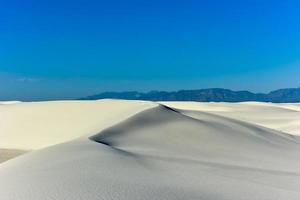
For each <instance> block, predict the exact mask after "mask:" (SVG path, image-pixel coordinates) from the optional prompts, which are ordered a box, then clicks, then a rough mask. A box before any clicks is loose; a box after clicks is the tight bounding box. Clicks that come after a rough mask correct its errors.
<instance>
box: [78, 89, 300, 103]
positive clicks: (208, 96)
mask: <svg viewBox="0 0 300 200" xmlns="http://www.w3.org/2000/svg"><path fill="white" fill-rule="evenodd" d="M96 99H127V100H150V101H199V102H210V101H212V102H243V101H261V102H274V103H292V102H300V87H299V88H287V89H279V90H274V91H271V92H269V93H267V94H264V93H252V92H249V91H232V90H229V89H223V88H210V89H200V90H179V91H175V92H165V91H151V92H146V93H143V92H136V91H131V92H103V93H100V94H96V95H92V96H88V97H84V98H81V100H96Z"/></svg>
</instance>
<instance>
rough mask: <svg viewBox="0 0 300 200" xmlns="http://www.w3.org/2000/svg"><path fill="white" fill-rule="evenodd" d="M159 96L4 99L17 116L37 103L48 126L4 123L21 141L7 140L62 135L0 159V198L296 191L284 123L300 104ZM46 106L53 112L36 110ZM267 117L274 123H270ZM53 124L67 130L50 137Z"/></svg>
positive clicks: (293, 143) (247, 199)
mask: <svg viewBox="0 0 300 200" xmlns="http://www.w3.org/2000/svg"><path fill="white" fill-rule="evenodd" d="M95 104H96V105H95ZM163 104H165V105H168V106H164V105H160V104H156V103H151V102H140V101H117V100H103V101H87V102H79V101H78V102H45V103H31V104H23V103H20V104H17V105H18V106H20V107H18V108H17V107H8V106H17V105H5V106H7V107H5V108H2V110H0V113H2V111H3V110H4V111H5V112H3V113H11V115H15V118H16V120H18V122H20V121H22V120H24V117H23V118H19V117H17V116H22V115H25V114H24V113H26V114H28V113H30V110H35V112H36V115H32V114H31V115H30V116H31V117H35V118H34V119H31V121H32V123H33V124H34V122H35V121H34V120H38V121H39V123H43V126H44V129H42V126H40V127H39V128H38V129H36V127H35V126H34V125H31V126H25V127H26V128H23V131H21V132H19V133H13V131H15V130H22V129H21V128H20V129H12V128H11V129H9V128H8V125H7V126H6V130H10V131H12V132H11V133H9V132H6V134H7V135H9V134H14V135H15V138H14V139H15V140H17V141H15V143H16V144H17V145H14V142H13V140H12V139H10V140H6V143H7V144H6V145H7V146H16V147H18V148H19V147H27V148H30V149H34V148H41V147H43V146H48V145H51V144H57V143H60V142H64V143H61V144H57V145H54V146H50V147H47V148H43V149H40V150H36V151H33V152H31V153H27V154H25V155H22V156H20V157H18V158H15V159H12V160H10V161H7V162H5V163H2V164H0V197H1V199H5V200H21V199H22V200H40V199H45V200H56V199H57V200H61V199H64V200H65V199H72V200H83V199H85V200H92V199H103V200H116V199H118V200H123V199H124V200H125V199H126V200H150V199H151V200H153V199H157V200H161V199H164V200H173V199H180V200H181V199H188V200H193V199H197V200H199V199H200V200H299V199H300V139H299V137H298V136H295V135H292V134H294V133H296V129H295V128H292V129H291V130H292V131H290V132H288V133H285V132H283V131H282V127H285V128H288V126H289V125H286V126H283V125H284V123H290V121H289V120H291V121H293V123H296V127H297V126H298V125H299V124H297V120H296V119H295V118H296V116H297V115H296V114H295V116H294V115H293V114H291V113H294V112H295V113H297V112H299V111H298V110H297V109H294V107H296V108H298V105H296V104H295V105H294V104H288V105H281V104H280V105H277V104H268V103H255V102H247V103H239V104H228V103H192V102H188V103H182V102H164V103H163ZM79 105H82V106H83V107H80V108H78V106H79ZM21 107H22V108H21ZM30 107H31V108H30ZM10 108H11V109H12V110H13V111H12V110H11V109H10ZM36 108H38V109H36ZM96 108H97V109H96ZM14 109H15V110H14ZM77 109H78V110H77ZM43 111H45V113H48V112H49V114H44V115H42V114H41V113H44V112H43ZM46 111H47V112H46ZM23 112H24V113H23ZM235 112H237V114H234V113H235ZM255 112H256V115H257V118H258V119H257V120H256V121H255V116H254V115H255V114H254V113H255ZM3 113H2V114H3ZM13 113H14V114H13ZM22 113H23V114H22ZM37 113H38V114H37ZM65 113H68V115H67V116H68V117H65V118H64V117H62V116H64V115H66V114H65ZM70 113H71V114H70ZM222 113H223V114H222ZM238 113H239V114H240V117H237V116H238ZM247 113H248V115H249V116H248V115H247ZM288 113H290V114H291V116H290V115H289V114H288ZM227 114H228V116H227ZM273 114H274V115H278V116H274V115H273ZM281 114H282V116H280V115H281ZM75 115H84V116H85V117H86V118H84V117H83V116H75ZM263 115H266V116H265V117H263ZM2 116H7V115H2ZM55 116H57V117H55ZM71 116H72V117H71ZM89 117H93V119H90V120H87V119H89ZM95 117H98V118H97V119H95ZM247 117H248V118H247ZM269 117H271V119H269ZM275 117H277V118H275ZM280 117H281V118H280ZM289 117H290V118H289ZM13 118H14V117H13V116H11V118H9V119H10V120H8V121H7V122H13ZM69 118H71V119H73V120H74V121H68V120H67V119H69ZM2 119H7V118H5V117H3V118H2ZM75 119H77V121H76V120H75ZM272 119H273V120H275V119H276V120H278V123H279V122H280V126H279V125H278V126H275V125H272V123H271V122H270V121H271V120H272ZM280 119H284V120H283V121H284V122H281V120H280ZM65 123H67V125H71V126H72V128H70V127H69V126H67V125H66V124H65ZM82 123H84V125H83V124H82ZM293 123H290V124H293ZM53 124H56V125H57V127H56V130H58V129H59V131H57V132H59V133H60V134H67V135H68V137H62V136H59V138H58V139H56V140H53V139H50V138H51V137H48V135H49V134H50V135H51V134H52V132H51V126H52V125H53ZM273 124H276V122H274V123H273ZM91 126H93V127H92V128H91ZM272 126H273V127H272ZM0 128H1V127H0ZM76 128H79V129H80V130H81V131H78V130H76ZM97 128H98V129H99V131H98V132H96V131H95V129H97ZM270 128H272V129H270ZM30 129H32V130H33V131H34V132H36V133H32V132H30ZM278 130H280V131H278ZM286 130H288V129H286ZM39 131H40V132H39ZM69 131H75V132H73V135H72V132H71V133H70V132H69ZM0 132H1V131H0ZM38 132H39V134H41V135H42V136H45V137H46V138H47V139H46V140H42V139H41V138H42V137H39V139H37V140H36V141H35V142H32V143H31V142H30V141H31V140H30V139H28V142H29V143H30V144H28V145H26V146H24V145H23V143H20V142H19V141H18V140H23V139H25V138H26V135H28V136H30V138H35V136H36V135H37V134H38ZM84 132H86V134H84ZM1 134H3V135H2V136H1V137H4V136H5V134H4V133H2V132H1ZM18 134H19V137H17V136H18ZM52 136H54V137H58V136H57V135H56V134H55V135H52ZM74 138H77V139H74ZM67 141H68V142H67ZM1 145H5V143H2V142H1V144H0V148H1V147H2V146H1ZM30 145H32V146H30Z"/></svg>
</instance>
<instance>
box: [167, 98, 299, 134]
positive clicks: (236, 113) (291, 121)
mask: <svg viewBox="0 0 300 200" xmlns="http://www.w3.org/2000/svg"><path fill="white" fill-rule="evenodd" d="M162 103H163V104H165V105H168V106H171V107H174V108H177V109H183V110H198V111H204V112H208V113H213V114H217V115H220V116H224V117H227V118H233V119H238V120H242V121H245V122H250V123H253V124H257V125H260V126H264V127H267V128H271V129H275V130H278V131H282V132H286V133H289V134H293V135H300V104H298V103H295V104H290V103H289V104H275V103H262V102H242V103H202V102H201V103H200V102H162Z"/></svg>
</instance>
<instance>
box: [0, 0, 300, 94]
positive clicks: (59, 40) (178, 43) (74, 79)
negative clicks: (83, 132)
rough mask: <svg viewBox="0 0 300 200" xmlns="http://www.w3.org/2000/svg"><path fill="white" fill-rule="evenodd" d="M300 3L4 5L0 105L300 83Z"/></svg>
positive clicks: (194, 0) (64, 1)
mask: <svg viewBox="0 0 300 200" xmlns="http://www.w3.org/2000/svg"><path fill="white" fill-rule="evenodd" d="M299 8H300V2H299V1H296V0H294V1H291V0H285V1H281V0H280V1H279V0H206V1H201V0H181V1H178V0H152V1H143V0H126V1H124V0H100V1H93V0H90V1H84V0H44V1H38V0H27V1H23V0H10V1H4V0H3V1H2V0H0V100H12V99H19V100H30V99H37V100H38V99H60V98H76V97H82V96H85V95H90V94H94V93H98V92H102V91H108V90H109V91H111V90H116V91H122V90H140V91H148V90H177V89H199V88H208V87H224V88H229V89H234V90H241V89H242V90H250V91H254V92H267V91H270V90H273V89H277V88H285V87H299V86H300V78H299V74H300V23H299V20H300V12H299Z"/></svg>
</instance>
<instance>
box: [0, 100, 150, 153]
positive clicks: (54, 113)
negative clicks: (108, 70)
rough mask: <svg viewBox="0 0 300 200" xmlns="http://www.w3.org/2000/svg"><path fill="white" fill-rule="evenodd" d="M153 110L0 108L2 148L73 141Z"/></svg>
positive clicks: (64, 105)
mask: <svg viewBox="0 0 300 200" xmlns="http://www.w3.org/2000/svg"><path fill="white" fill-rule="evenodd" d="M151 106H154V104H152V103H150V102H143V101H138V102H131V101H111V100H101V101H50V102H33V103H14V104H5V105H1V104H0V138H1V139H0V148H12V149H29V150H31V149H39V148H43V147H47V146H51V145H54V144H58V143H62V142H65V141H70V140H72V139H75V138H78V137H80V136H84V135H87V134H95V133H97V132H99V130H102V129H103V128H106V127H109V126H112V125H113V124H115V123H118V122H119V121H122V120H123V119H125V118H128V116H131V115H134V114H135V113H137V112H139V111H141V110H143V109H146V108H148V107H151Z"/></svg>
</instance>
